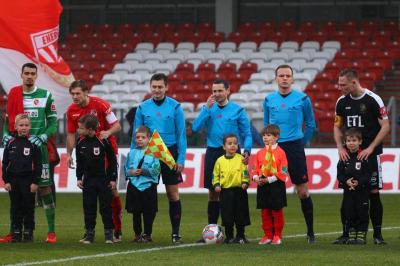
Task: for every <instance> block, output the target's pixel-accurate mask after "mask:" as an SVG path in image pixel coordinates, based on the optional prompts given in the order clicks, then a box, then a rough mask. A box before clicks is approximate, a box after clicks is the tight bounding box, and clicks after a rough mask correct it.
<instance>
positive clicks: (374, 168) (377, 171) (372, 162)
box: [368, 153, 383, 189]
mask: <svg viewBox="0 0 400 266" xmlns="http://www.w3.org/2000/svg"><path fill="white" fill-rule="evenodd" d="M368 163H369V167H370V170H371V173H372V175H371V180H370V183H369V188H370V189H382V188H383V179H382V164H381V156H380V154H374V153H373V154H371V155H370V156H369V157H368Z"/></svg>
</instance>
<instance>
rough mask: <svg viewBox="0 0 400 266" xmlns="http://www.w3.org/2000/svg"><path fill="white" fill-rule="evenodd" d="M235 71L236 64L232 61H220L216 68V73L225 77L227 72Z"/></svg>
mask: <svg viewBox="0 0 400 266" xmlns="http://www.w3.org/2000/svg"><path fill="white" fill-rule="evenodd" d="M232 73H234V74H235V73H236V65H235V64H232V63H222V64H221V65H220V66H219V68H218V74H220V75H221V76H224V77H227V76H228V75H229V74H232Z"/></svg>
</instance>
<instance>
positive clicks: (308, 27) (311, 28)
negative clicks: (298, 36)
mask: <svg viewBox="0 0 400 266" xmlns="http://www.w3.org/2000/svg"><path fill="white" fill-rule="evenodd" d="M299 31H301V32H305V33H307V34H310V33H314V32H316V31H317V29H316V27H315V23H314V22H312V21H305V22H302V23H301V24H300V28H299Z"/></svg>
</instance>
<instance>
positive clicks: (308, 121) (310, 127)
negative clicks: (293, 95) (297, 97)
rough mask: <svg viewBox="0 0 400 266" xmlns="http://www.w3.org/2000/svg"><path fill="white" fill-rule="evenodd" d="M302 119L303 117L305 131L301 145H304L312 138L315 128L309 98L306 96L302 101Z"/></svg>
mask: <svg viewBox="0 0 400 266" xmlns="http://www.w3.org/2000/svg"><path fill="white" fill-rule="evenodd" d="M303 117H304V123H305V129H304V137H303V140H302V142H303V144H306V143H308V142H309V141H310V140H311V138H312V137H313V135H314V131H315V128H316V125H315V117H314V111H313V108H312V104H311V100H310V97H308V96H306V98H305V99H304V100H303Z"/></svg>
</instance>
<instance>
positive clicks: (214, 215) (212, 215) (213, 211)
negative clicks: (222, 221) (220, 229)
mask: <svg viewBox="0 0 400 266" xmlns="http://www.w3.org/2000/svg"><path fill="white" fill-rule="evenodd" d="M207 213H208V224H217V223H218V217H219V201H209V202H208V208H207Z"/></svg>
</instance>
